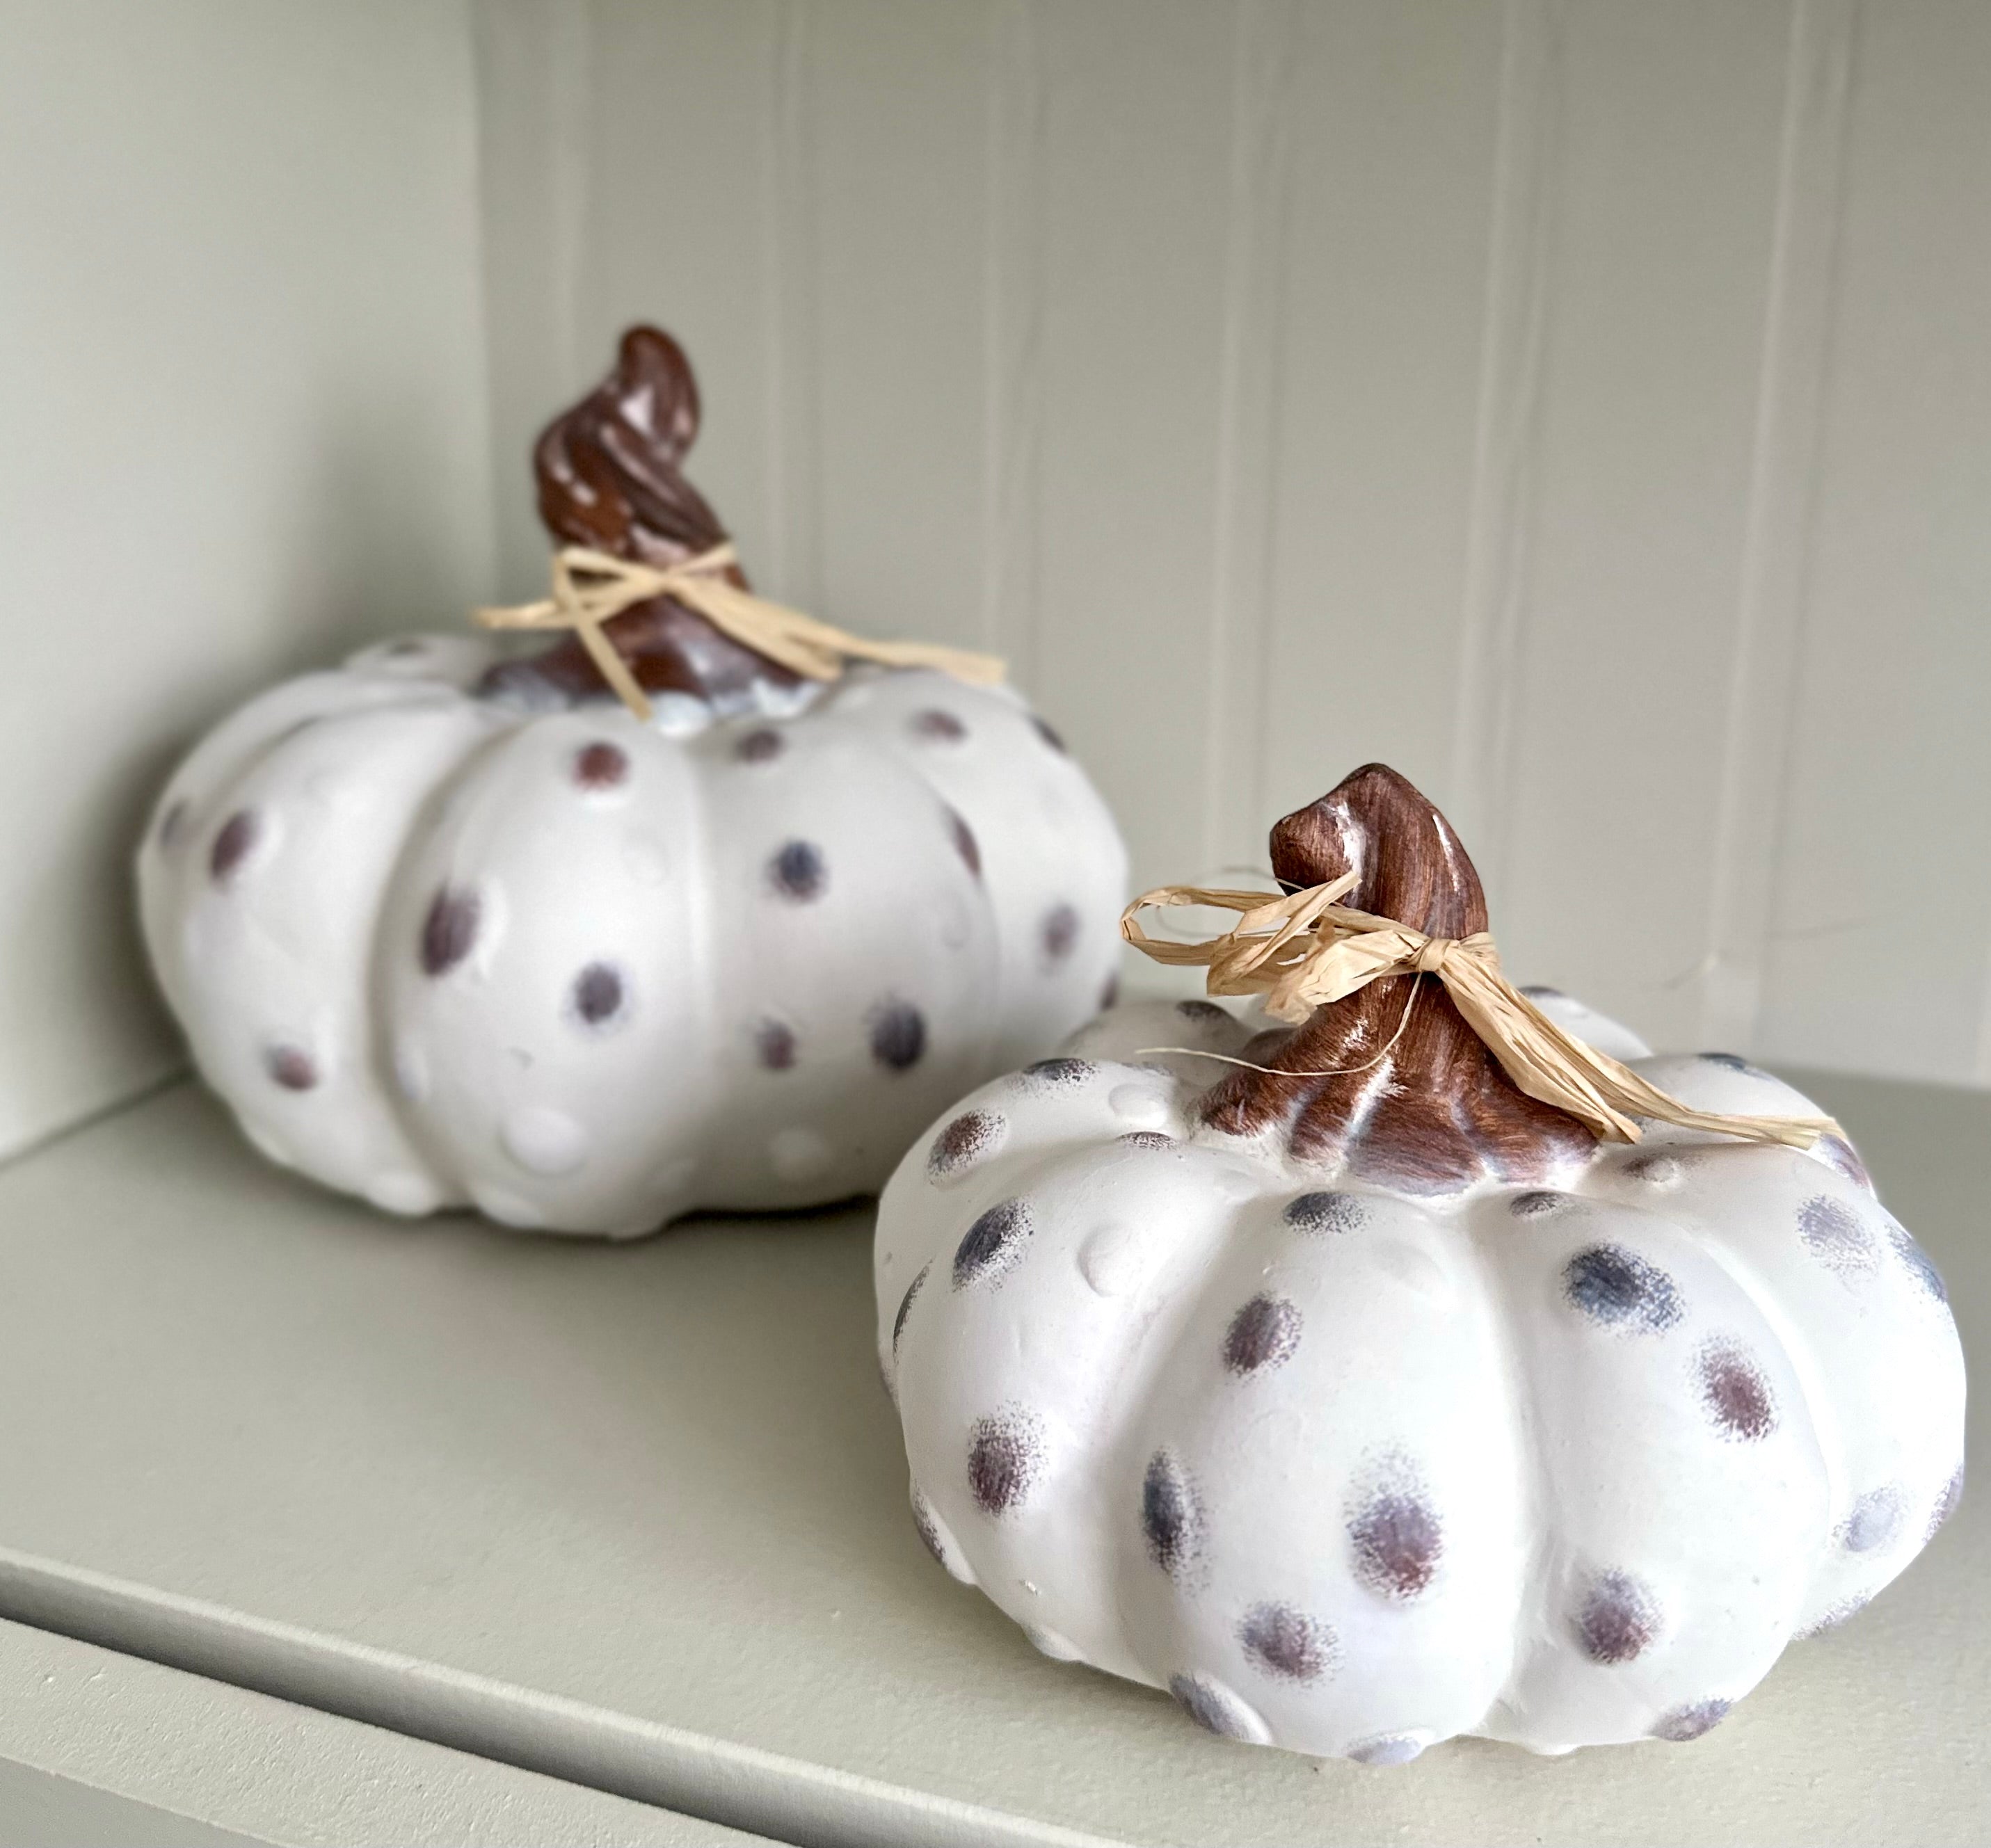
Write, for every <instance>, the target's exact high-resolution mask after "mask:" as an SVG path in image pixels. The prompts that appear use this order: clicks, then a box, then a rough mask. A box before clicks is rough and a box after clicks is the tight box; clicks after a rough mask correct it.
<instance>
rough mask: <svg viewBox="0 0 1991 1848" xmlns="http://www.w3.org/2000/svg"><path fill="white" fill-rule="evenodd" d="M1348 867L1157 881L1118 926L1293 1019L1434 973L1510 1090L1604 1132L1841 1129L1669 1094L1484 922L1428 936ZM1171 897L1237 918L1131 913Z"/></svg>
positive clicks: (1781, 1136) (1216, 991)
mask: <svg viewBox="0 0 1991 1848" xmlns="http://www.w3.org/2000/svg"><path fill="white" fill-rule="evenodd" d="M1356 880H1357V875H1356V874H1354V873H1345V874H1343V876H1342V877H1341V878H1339V879H1338V880H1332V881H1331V882H1330V883H1328V884H1326V885H1321V886H1310V887H1307V888H1306V889H1305V890H1302V891H1298V892H1292V893H1287V894H1285V896H1284V897H1278V896H1275V895H1273V894H1271V893H1264V892H1232V891H1225V890H1218V889H1216V888H1213V887H1203V886H1158V887H1155V889H1154V890H1152V891H1150V892H1143V893H1142V894H1141V896H1140V897H1138V898H1137V899H1135V900H1134V902H1133V903H1132V904H1131V905H1129V906H1128V907H1127V909H1126V910H1125V911H1124V912H1122V913H1121V917H1120V934H1121V936H1122V937H1123V938H1125V939H1126V941H1128V943H1130V944H1132V945H1133V946H1134V948H1135V949H1137V950H1138V951H1140V952H1141V953H1142V955H1145V956H1147V957H1149V958H1152V960H1153V961H1156V962H1161V963H1167V964H1170V965H1174V966H1176V967H1178V968H1207V969H1208V970H1209V971H1210V974H1209V975H1208V977H1207V979H1206V981H1205V984H1204V985H1205V987H1206V989H1207V991H1208V992H1210V994H1213V995H1253V994H1262V995H1264V997H1265V1011H1266V1012H1267V1013H1268V1014H1270V1015H1271V1016H1272V1017H1273V1019H1276V1020H1285V1021H1290V1022H1292V1023H1295V1024H1297V1023H1299V1022H1302V1021H1304V1020H1305V1019H1308V1018H1309V1016H1311V1015H1312V1012H1313V1011H1314V1009H1315V1008H1318V1007H1325V1006H1328V1005H1329V1004H1330V1003H1331V1002H1336V1001H1339V1000H1341V999H1343V998H1344V997H1346V996H1347V995H1352V994H1353V993H1355V992H1356V991H1357V990H1358V989H1364V988H1366V987H1367V986H1368V985H1369V984H1370V982H1380V981H1381V980H1383V978H1385V977H1387V976H1391V975H1435V976H1436V977H1437V978H1438V980H1439V981H1440V982H1442V983H1443V984H1444V985H1445V992H1446V994H1447V995H1449V996H1450V997H1451V999H1452V1005H1453V1006H1455V1007H1456V1008H1457V1009H1458V1012H1459V1013H1460V1015H1461V1016H1462V1018H1463V1019H1464V1020H1465V1023H1466V1025H1467V1026H1469V1027H1471V1028H1472V1030H1473V1032H1474V1033H1476V1034H1477V1035H1478V1036H1479V1038H1480V1039H1481V1040H1482V1041H1483V1042H1484V1043H1485V1044H1486V1049H1487V1050H1488V1051H1489V1052H1490V1053H1492V1055H1493V1057H1495V1058H1496V1059H1497V1060H1499V1062H1500V1068H1501V1070H1503V1071H1504V1072H1506V1074H1507V1076H1508V1077H1509V1078H1510V1079H1511V1080H1512V1081H1513V1083H1514V1084H1515V1086H1516V1088H1518V1089H1519V1090H1520V1091H1525V1092H1526V1094H1528V1095H1529V1096H1530V1097H1531V1098H1536V1099H1537V1100H1538V1101H1540V1102H1542V1103H1544V1104H1551V1105H1553V1106H1554V1108H1556V1109H1557V1110H1560V1111H1566V1112H1567V1114H1568V1115H1571V1116H1573V1117H1575V1118H1577V1119H1578V1120H1579V1121H1581V1122H1583V1123H1584V1124H1585V1125H1588V1127H1589V1128H1590V1129H1591V1131H1592V1132H1594V1133H1595V1135H1598V1136H1599V1137H1600V1138H1602V1139H1603V1140H1604V1141H1605V1142H1637V1141H1639V1139H1640V1136H1641V1135H1642V1131H1641V1128H1640V1126H1639V1118H1646V1119H1649V1120H1650V1121H1657V1122H1662V1123H1671V1124H1674V1125H1677V1126H1678V1127H1679V1128H1683V1129H1695V1130H1702V1131H1706V1132H1709V1133H1710V1134H1713V1135H1725V1136H1733V1137H1735V1138H1737V1139H1739V1140H1741V1141H1743V1142H1771V1143H1779V1144H1782V1145H1784V1146H1785V1147H1786V1148H1791V1149H1809V1147H1810V1146H1811V1145H1812V1143H1813V1142H1816V1141H1817V1140H1818V1138H1819V1137H1820V1136H1822V1135H1843V1133H1844V1132H1843V1131H1842V1130H1841V1129H1840V1126H1839V1125H1838V1124H1837V1123H1836V1122H1835V1121H1833V1119H1832V1118H1830V1117H1773V1116H1726V1115H1720V1114H1719V1113H1717V1112H1715V1111H1705V1110H1695V1109H1693V1108H1691V1107H1690V1106H1689V1105H1687V1104H1683V1103H1681V1102H1680V1100H1679V1099H1678V1098H1673V1097H1669V1096H1668V1095H1667V1094H1666V1092H1664V1091H1661V1090H1660V1089H1659V1087H1657V1086H1656V1085H1655V1084H1651V1083H1649V1082H1648V1081H1646V1079H1644V1078H1642V1077H1640V1076H1639V1074H1637V1073H1636V1072H1635V1071H1633V1070H1632V1069H1631V1067H1629V1066H1627V1065H1623V1064H1619V1062H1618V1060H1615V1059H1613V1058H1612V1057H1609V1056H1608V1054H1606V1053H1601V1052H1599V1051H1598V1050H1597V1049H1596V1048H1595V1047H1592V1046H1589V1045H1587V1044H1586V1043H1584V1041H1582V1040H1579V1039H1577V1037H1576V1036H1574V1034H1572V1033H1568V1032H1567V1031H1566V1030H1564V1028H1562V1027H1560V1026H1557V1024H1556V1023H1555V1022H1554V1021H1553V1020H1551V1019H1550V1018H1549V1017H1548V1016H1547V1015H1546V1014H1544V1013H1543V1012H1542V1011H1541V1009H1540V1008H1538V1007H1537V1006H1535V1004H1534V1003H1533V1002H1532V1001H1530V999H1528V998H1527V996H1526V995H1523V993H1522V992H1520V989H1517V988H1516V987H1515V986H1514V985H1513V983H1511V982H1509V981H1508V979H1507V978H1506V975H1504V974H1503V973H1502V972H1501V968H1500V953H1499V950H1498V949H1497V948H1496V947H1495V945H1494V942H1493V938H1492V935H1491V934H1489V932H1487V931H1475V933H1474V934H1472V936H1470V937H1458V938H1452V937H1433V936H1431V935H1430V934H1428V933H1427V932H1425V931H1418V930H1413V929H1412V928H1411V927H1410V926H1409V925H1408V924H1402V923H1400V922H1398V921H1397V920H1396V919H1395V918H1393V917H1377V916H1375V915H1373V914H1372V913H1370V912H1367V911H1358V910H1354V909H1353V907H1349V906H1346V905H1343V904H1338V903H1337V902H1336V901H1337V900H1339V899H1340V898H1342V897H1344V896H1346V893H1349V891H1350V890H1353V887H1354V886H1355V884H1356ZM1176 905H1208V906H1212V907H1215V908H1217V909H1218V910H1229V911H1235V912H1237V913H1238V914H1239V916H1238V919H1237V923H1236V924H1234V925H1233V926H1232V927H1231V928H1230V930H1228V931H1226V932H1224V934H1223V935H1222V936H1220V937H1213V938H1207V939H1206V940H1204V941H1201V942H1196V943H1186V942H1180V941H1172V940H1170V939H1167V938H1152V937H1150V936H1149V934H1147V933H1146V931H1144V930H1142V927H1141V924H1140V921H1139V917H1138V914H1139V913H1140V912H1142V911H1143V910H1146V909H1147V908H1148V907H1149V906H1156V907H1169V906H1176Z"/></svg>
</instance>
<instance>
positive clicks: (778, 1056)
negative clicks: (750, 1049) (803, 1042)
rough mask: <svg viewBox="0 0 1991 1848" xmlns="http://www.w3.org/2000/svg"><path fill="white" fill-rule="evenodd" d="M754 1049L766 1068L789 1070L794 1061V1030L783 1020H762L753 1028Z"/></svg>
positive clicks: (792, 1066)
mask: <svg viewBox="0 0 1991 1848" xmlns="http://www.w3.org/2000/svg"><path fill="white" fill-rule="evenodd" d="M754 1054H755V1056H756V1057H757V1058H758V1059H759V1060H760V1061H761V1064H763V1065H764V1066H765V1067H767V1069H768V1070H770V1071H788V1070H792V1069H793V1068H794V1066H795V1029H794V1028H793V1027H791V1026H789V1025H788V1023H787V1022H786V1021H784V1020H763V1021H762V1022H761V1024H760V1025H759V1026H757V1027H755V1028H754Z"/></svg>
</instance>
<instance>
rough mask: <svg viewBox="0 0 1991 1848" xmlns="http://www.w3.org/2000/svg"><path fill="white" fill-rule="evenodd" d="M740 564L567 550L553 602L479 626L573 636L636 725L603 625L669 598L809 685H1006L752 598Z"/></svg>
mask: <svg viewBox="0 0 1991 1848" xmlns="http://www.w3.org/2000/svg"><path fill="white" fill-rule="evenodd" d="M736 558H737V554H736V553H735V552H734V550H733V545H732V542H731V541H730V540H728V541H727V543H724V544H723V545H717V546H713V548H712V549H711V550H710V551H708V552H701V553H699V554H698V556H696V557H695V558H688V559H686V560H684V562H683V563H681V564H675V565H669V566H664V567H659V566H655V565H646V564H640V563H637V562H636V561H635V560H631V559H627V558H618V557H616V556H614V554H613V553H608V552H597V551H595V550H594V549H593V548H592V547H590V546H562V547H561V548H560V550H559V551H557V552H556V553H554V554H553V594H552V595H551V596H550V597H544V598H542V599H541V600H540V601H539V602H537V603H526V604H514V605H512V606H511V607H508V608H503V609H482V610H479V611H478V612H477V620H478V622H480V623H481V624H482V625H483V626H484V627H485V628H487V629H571V630H573V632H574V633H575V634H576V635H578V636H579V637H580V641H581V645H582V646H583V647H584V648H586V649H587V652H588V655H589V656H590V658H591V659H592V660H593V661H594V665H596V666H597V667H598V668H599V669H601V677H602V678H603V679H604V680H606V681H607V682H608V684H609V685H610V686H612V687H613V688H614V689H615V691H616V693H617V694H618V696H620V698H621V701H622V703H623V704H624V705H625V706H628V709H629V710H631V712H632V713H635V715H636V716H637V717H638V718H639V719H648V717H649V716H650V713H651V706H650V702H649V699H648V696H646V695H645V693H644V691H643V689H642V687H641V686H638V684H637V681H636V676H635V675H634V674H632V673H631V672H630V671H629V664H628V662H626V661H625V660H624V659H622V656H621V653H620V652H619V651H618V649H617V648H616V646H615V645H614V642H611V641H610V640H609V639H608V636H607V635H605V634H604V633H603V631H602V625H604V623H606V622H608V621H611V620H613V619H614V618H615V617H618V616H620V615H621V614H622V613H623V612H624V611H625V610H630V609H633V608H635V606H636V605H637V604H639V603H648V601H651V599H652V598H653V597H672V598H674V599H675V600H676V601H678V602H679V603H681V604H684V605H685V606H686V607H687V608H689V609H692V610H696V611H697V612H698V614H699V615H701V616H703V618H705V619H706V621H708V622H709V623H710V624H711V625H713V628H716V629H719V630H721V631H723V632H724V633H725V634H727V635H730V636H731V637H732V638H733V640H734V641H735V642H739V643H740V644H742V645H744V646H745V647H747V648H751V649H753V650H754V652H755V653H756V654H760V655H766V656H767V659H769V660H770V661H773V662H778V663H779V664H780V665H781V666H783V667H784V668H786V669H788V671H789V672H791V673H795V674H799V675H800V676H802V678H803V679H805V680H834V679H836V678H837V676H839V675H840V674H841V673H842V672H843V669H844V666H845V664H846V662H851V661H876V662H882V663H883V664H884V665H886V666H888V667H934V668H938V669H940V670H941V672H943V673H948V674H951V675H953V676H954V677H955V679H957V680H968V681H973V682H978V683H979V684H982V685H985V686H986V685H991V684H992V683H994V682H996V681H999V680H1000V679H1002V674H1003V664H1002V662H1000V661H999V660H998V659H996V657H995V656H994V655H976V654H971V653H969V652H968V651H966V650H965V649H963V648H941V647H940V646H938V645H935V644H933V643H930V642H867V641H866V639H865V638H863V636H861V635H852V634H850V633H849V631H848V630H846V629H839V628H834V627H832V625H830V624H829V623H826V622H819V621H816V619H815V618H814V617H813V616H805V615H804V614H802V611H799V610H791V609H788V608H787V607H784V605H782V604H778V603H771V602H769V601H767V598H766V597H756V596H755V595H754V593H753V592H752V591H750V590H742V589H740V587H739V585H737V584H734V583H733V582H731V581H730V580H729V579H728V578H727V577H726V576H725V572H726V570H727V567H728V566H730V565H731V564H733V563H734V562H735V561H736Z"/></svg>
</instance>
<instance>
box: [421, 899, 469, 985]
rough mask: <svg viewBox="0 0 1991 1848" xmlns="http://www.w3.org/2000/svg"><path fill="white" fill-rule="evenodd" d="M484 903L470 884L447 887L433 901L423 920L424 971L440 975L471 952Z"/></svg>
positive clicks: (422, 953)
mask: <svg viewBox="0 0 1991 1848" xmlns="http://www.w3.org/2000/svg"><path fill="white" fill-rule="evenodd" d="M483 910H484V907H483V904H482V901H481V900H479V899H478V896H477V894H476V893H475V892H474V891H472V890H470V889H469V888H468V887H462V886H444V887H443V888H442V890H441V891H440V892H438V893H437V894H436V895H435V897H434V898H433V899H432V900H431V901H430V904H429V910H428V915H427V917H424V919H423V920H422V939H421V945H420V951H421V959H422V969H423V972H424V974H427V975H443V974H444V973H445V972H448V970H451V969H453V968H455V967H456V965H458V963H459V962H461V961H462V960H463V959H464V958H465V957H466V956H468V955H469V954H470V951H471V947H472V946H473V945H474V944H475V943H476V941H477V926H478V921H479V919H480V918H481V917H482V914H483Z"/></svg>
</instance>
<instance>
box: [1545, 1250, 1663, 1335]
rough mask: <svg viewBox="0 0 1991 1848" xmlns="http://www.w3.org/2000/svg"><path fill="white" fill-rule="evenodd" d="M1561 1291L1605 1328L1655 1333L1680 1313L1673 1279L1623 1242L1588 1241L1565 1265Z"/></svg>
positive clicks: (1575, 1306) (1569, 1300)
mask: <svg viewBox="0 0 1991 1848" xmlns="http://www.w3.org/2000/svg"><path fill="white" fill-rule="evenodd" d="M1562 1287H1563V1295H1564V1298H1566V1299H1567V1301H1568V1302H1569V1303H1570V1305H1571V1307H1572V1308H1574V1309H1579V1310H1581V1312H1583V1313H1584V1315H1588V1317H1589V1318H1590V1319H1591V1320H1592V1321H1593V1322H1601V1323H1603V1324H1604V1326H1605V1327H1607V1328H1612V1329H1627V1330H1636V1331H1638V1332H1640V1333H1642V1334H1659V1333H1662V1332H1664V1331H1665V1330H1666V1329H1669V1328H1672V1327H1673V1326H1674V1325H1675V1324H1676V1323H1677V1322H1679V1321H1680V1317H1681V1315H1682V1314H1683V1310H1682V1309H1681V1307H1680V1291H1679V1289H1678V1288H1676V1285H1674V1282H1673V1279H1672V1278H1670V1277H1669V1276H1668V1275H1666V1272H1665V1271H1662V1270H1661V1269H1660V1268H1659V1267H1658V1266H1657V1265H1656V1264H1648V1263H1647V1262H1646V1260H1645V1259H1644V1258H1641V1257H1640V1256H1639V1254H1637V1253H1636V1252H1635V1251H1627V1250H1626V1249H1625V1247H1623V1246H1622V1245H1592V1246H1591V1247H1590V1248H1589V1249H1588V1251H1579V1252H1577V1254H1576V1255H1575V1256H1574V1258H1571V1260H1570V1261H1569V1262H1568V1263H1567V1264H1565V1265H1564V1267H1563V1273H1562Z"/></svg>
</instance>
